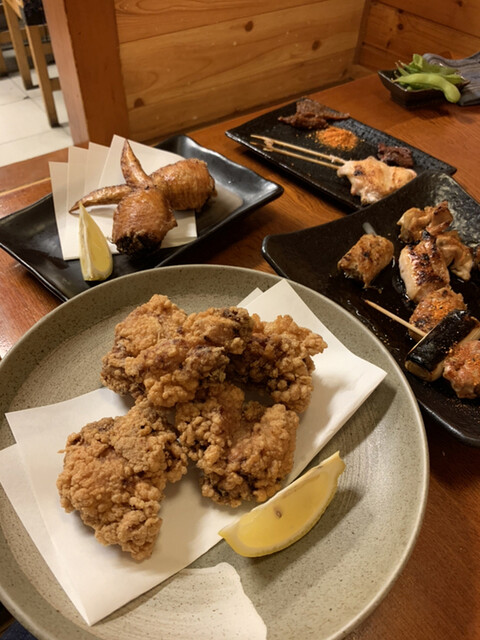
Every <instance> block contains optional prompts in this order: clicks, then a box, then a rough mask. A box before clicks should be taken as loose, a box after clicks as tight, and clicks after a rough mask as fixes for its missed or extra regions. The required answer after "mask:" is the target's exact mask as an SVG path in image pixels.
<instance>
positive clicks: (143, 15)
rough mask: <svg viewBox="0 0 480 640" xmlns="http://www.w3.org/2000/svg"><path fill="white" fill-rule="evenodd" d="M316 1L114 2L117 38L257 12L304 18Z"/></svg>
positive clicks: (150, 34) (149, 35) (127, 38)
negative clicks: (293, 11)
mask: <svg viewBox="0 0 480 640" xmlns="http://www.w3.org/2000/svg"><path fill="white" fill-rule="evenodd" d="M316 3H318V0H263V1H262V3H261V7H260V3H259V2H258V0H242V2H238V0H183V1H182V2H178V3H176V4H173V3H171V2H167V1H166V0H115V9H116V15H117V24H118V38H119V41H120V42H121V43H123V42H132V41H136V40H143V39H144V38H152V37H154V36H159V35H162V34H165V33H176V32H178V31H185V30H186V29H194V28H196V27H206V26H209V25H215V24H217V23H219V22H229V21H230V20H236V19H240V18H244V19H245V21H246V22H248V21H249V20H251V19H252V16H253V17H254V16H256V15H257V14H258V13H263V14H266V13H271V12H275V11H279V10H281V9H288V8H294V7H297V8H301V9H302V10H303V11H304V12H305V15H307V13H308V8H309V5H310V4H316Z"/></svg>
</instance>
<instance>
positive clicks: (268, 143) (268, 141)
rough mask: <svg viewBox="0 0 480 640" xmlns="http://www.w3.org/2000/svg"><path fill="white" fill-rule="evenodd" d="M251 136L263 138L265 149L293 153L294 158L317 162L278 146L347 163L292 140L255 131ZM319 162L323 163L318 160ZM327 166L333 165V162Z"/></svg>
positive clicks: (334, 161) (342, 159)
mask: <svg viewBox="0 0 480 640" xmlns="http://www.w3.org/2000/svg"><path fill="white" fill-rule="evenodd" d="M250 137H251V138H257V139H258V140H261V141H262V142H263V144H264V149H265V150H266V151H276V152H277V153H283V154H284V155H293V157H294V158H301V159H302V160H307V161H308V162H315V161H314V160H312V159H311V158H308V157H305V156H303V155H301V156H300V155H294V154H293V153H288V152H287V151H281V150H280V149H276V148H275V145H276V146H279V147H285V148H286V149H293V150H294V151H299V152H301V153H302V154H307V155H311V156H314V157H315V158H324V159H325V160H329V161H330V163H337V164H340V165H342V164H345V162H346V160H345V159H344V158H339V157H338V156H334V155H332V154H331V153H322V152H321V151H314V150H313V149H307V148H306V147H299V146H298V145H296V144H291V143H290V142H284V141H283V140H276V139H275V138H269V137H268V136H259V135H256V134H254V133H252V135H251V136H250ZM318 164H323V163H321V162H318ZM326 166H330V167H331V166H332V165H331V164H329V165H326Z"/></svg>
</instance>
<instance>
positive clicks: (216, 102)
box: [130, 49, 354, 141]
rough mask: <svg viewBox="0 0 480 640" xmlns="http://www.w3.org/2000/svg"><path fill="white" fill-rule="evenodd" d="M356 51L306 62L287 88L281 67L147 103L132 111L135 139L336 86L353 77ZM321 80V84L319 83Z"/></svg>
mask: <svg viewBox="0 0 480 640" xmlns="http://www.w3.org/2000/svg"><path fill="white" fill-rule="evenodd" d="M353 52H354V50H353V49H351V50H348V51H346V52H339V53H338V54H337V55H336V56H335V58H334V59H332V58H330V57H328V58H327V59H324V60H315V61H312V62H305V63H303V64H302V65H301V66H300V67H299V68H298V69H297V70H295V71H294V72H293V71H292V77H291V79H290V81H289V83H288V87H287V86H285V85H284V84H283V80H284V76H285V72H282V69H281V68H278V69H277V70H276V71H275V72H272V73H271V74H269V75H268V76H267V77H265V78H261V77H257V78H254V77H252V78H251V80H250V81H249V82H248V86H247V84H246V83H242V84H240V83H237V84H236V85H233V86H230V87H226V88H225V90H221V91H216V92H215V93H213V92H211V91H208V90H206V89H204V90H199V91H198V92H196V93H194V94H185V96H184V97H183V98H181V99H178V98H177V97H176V96H173V97H171V98H168V99H167V98H166V99H164V101H163V102H162V104H161V105H160V104H156V103H155V104H153V105H147V106H144V107H142V108H138V109H133V110H132V111H130V131H131V134H132V137H134V138H135V139H136V140H144V141H152V140H153V139H155V138H162V137H165V136H168V135H171V134H174V133H182V132H186V131H190V130H192V129H196V128H198V127H199V126H204V125H207V124H208V123H212V122H218V121H221V120H225V119H226V118H229V117H232V116H234V115H236V114H241V113H246V112H248V111H251V110H252V109H254V108H261V107H263V106H265V105H268V104H272V103H274V102H275V101H279V100H284V99H285V98H287V99H294V98H296V97H298V96H300V95H303V94H305V93H310V92H311V91H316V90H318V89H320V87H321V86H322V85H323V86H324V87H325V86H328V85H334V84H338V83H339V82H341V81H342V80H343V81H346V80H347V79H348V78H349V77H350V69H351V65H350V63H351V59H352V56H353ZM317 83H320V86H317Z"/></svg>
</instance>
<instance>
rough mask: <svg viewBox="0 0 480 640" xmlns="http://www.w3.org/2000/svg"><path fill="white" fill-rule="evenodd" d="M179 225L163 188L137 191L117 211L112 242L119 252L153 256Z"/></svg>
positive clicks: (132, 192) (123, 200) (127, 196)
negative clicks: (150, 254)
mask: <svg viewBox="0 0 480 640" xmlns="http://www.w3.org/2000/svg"><path fill="white" fill-rule="evenodd" d="M176 226H177V221H176V219H175V216H174V215H173V211H172V208H171V207H170V205H169V204H168V201H167V199H166V197H165V194H164V193H163V192H162V191H161V190H160V189H157V188H156V187H153V186H151V187H148V188H144V189H134V190H132V191H130V193H129V194H128V195H126V196H125V197H124V198H122V200H121V201H120V203H119V204H118V206H117V208H116V209H115V212H114V214H113V228H112V242H113V243H114V244H115V245H116V246H117V249H118V250H119V252H120V253H126V254H128V255H141V254H145V253H151V252H153V251H155V250H156V249H158V248H159V247H160V245H161V244H162V242H163V239H164V238H165V236H166V235H167V233H168V232H169V231H170V229H173V228H174V227H176Z"/></svg>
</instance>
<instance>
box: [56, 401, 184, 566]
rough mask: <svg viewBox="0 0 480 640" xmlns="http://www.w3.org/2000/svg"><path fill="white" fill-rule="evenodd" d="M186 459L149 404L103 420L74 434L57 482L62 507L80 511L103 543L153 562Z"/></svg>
mask: <svg viewBox="0 0 480 640" xmlns="http://www.w3.org/2000/svg"><path fill="white" fill-rule="evenodd" d="M186 463H187V458H186V455H185V453H184V452H183V450H182V448H181V447H180V445H179V444H178V442H177V438H176V435H175V434H174V433H173V431H172V430H171V429H170V427H169V425H168V422H167V421H166V420H165V418H164V416H163V415H161V414H160V413H159V412H157V411H155V409H153V408H152V407H151V406H150V405H149V404H148V403H146V402H145V401H141V402H140V403H139V404H137V405H135V406H134V407H132V409H131V410H130V411H129V412H128V413H127V414H126V415H125V416H122V417H118V418H103V419H102V420H99V421H97V422H92V423H90V424H87V425H86V426H85V427H83V429H82V430H81V431H80V432H79V433H73V434H71V435H70V436H69V438H68V440H67V444H66V447H65V458H64V467H63V471H62V473H61V474H60V475H59V477H58V479H57V488H58V491H59V493H60V499H61V504H62V506H63V508H64V509H65V510H66V511H67V512H71V511H74V510H76V511H78V513H79V515H80V517H81V519H82V521H83V522H84V523H85V524H86V525H87V526H89V527H92V528H93V529H94V531H95V537H96V538H97V540H99V541H100V542H101V543H102V544H104V545H119V546H120V547H121V548H122V550H123V551H127V552H129V553H130V554H131V556H132V557H133V558H134V559H135V560H143V559H145V558H148V557H149V556H150V555H151V553H152V550H153V546H154V544H155V540H156V538H157V536H158V532H159V530H160V527H161V523H162V520H161V518H160V517H159V515H158V514H159V510H160V502H161V500H162V499H163V490H164V489H165V486H166V484H167V482H176V481H177V480H180V478H181V477H182V475H183V474H184V473H185V472H186V469H187V464H186Z"/></svg>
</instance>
